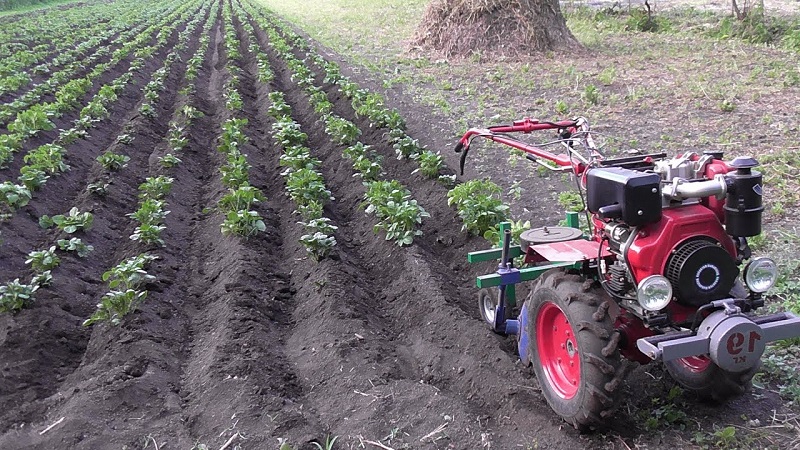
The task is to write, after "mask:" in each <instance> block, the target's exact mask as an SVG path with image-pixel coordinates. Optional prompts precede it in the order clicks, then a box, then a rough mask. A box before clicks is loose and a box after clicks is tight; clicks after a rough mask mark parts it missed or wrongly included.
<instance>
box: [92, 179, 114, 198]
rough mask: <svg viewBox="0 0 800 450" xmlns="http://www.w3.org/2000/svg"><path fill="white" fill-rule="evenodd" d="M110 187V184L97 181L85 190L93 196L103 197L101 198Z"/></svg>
mask: <svg viewBox="0 0 800 450" xmlns="http://www.w3.org/2000/svg"><path fill="white" fill-rule="evenodd" d="M110 185H111V183H105V182H103V181H98V182H96V183H89V184H87V185H86V190H87V191H89V193H90V194H94V195H97V196H100V197H103V196H105V195H106V192H107V191H108V187H109V186H110Z"/></svg>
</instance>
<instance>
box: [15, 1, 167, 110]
mask: <svg viewBox="0 0 800 450" xmlns="http://www.w3.org/2000/svg"><path fill="white" fill-rule="evenodd" d="M153 6H155V5H153ZM82 10H83V11H85V13H86V16H87V17H88V18H89V19H90V21H88V22H83V21H81V22H77V21H76V17H75V15H74V13H76V12H77V11H70V12H71V13H73V14H69V13H68V14H65V15H64V16H63V17H51V19H50V21H49V23H48V24H47V27H46V28H45V30H37V32H38V33H40V34H50V33H48V32H49V31H55V30H59V31H60V33H52V39H51V40H49V41H47V42H46V43H43V44H38V45H35V46H34V47H33V48H27V47H26V46H24V45H23V46H22V48H17V49H16V50H13V51H9V55H7V57H6V58H5V59H3V62H2V63H0V95H4V94H7V93H12V92H15V91H17V90H19V89H20V88H22V87H24V86H26V85H28V84H29V83H30V82H31V81H33V77H34V76H44V75H47V74H50V73H53V71H54V69H56V68H59V67H62V68H64V69H63V70H60V71H58V72H56V73H53V75H52V76H51V77H50V79H49V80H47V81H46V82H44V83H41V84H40V85H38V86H35V87H34V88H33V89H32V90H33V92H32V93H30V94H25V96H24V101H28V100H29V99H31V98H34V97H37V98H38V96H40V95H41V94H40V93H41V92H44V89H50V92H52V90H54V89H55V87H57V84H60V83H59V81H60V80H64V81H66V80H69V79H70V78H71V76H70V75H68V74H69V73H75V72H76V71H77V70H80V69H82V68H83V67H90V66H91V64H92V63H93V61H94V60H95V59H97V56H95V55H98V54H99V55H105V54H108V53H110V51H109V48H111V47H114V46H117V45H118V44H121V43H122V42H125V41H126V38H125V35H127V36H128V37H132V36H135V35H136V33H137V32H138V31H141V29H142V28H143V26H144V24H146V23H147V21H148V20H150V18H151V17H152V18H155V17H159V16H151V15H150V14H151V13H150V11H149V10H145V11H142V10H141V4H136V3H133V2H127V3H125V2H117V3H116V4H115V5H114V7H113V8H112V7H105V8H83V9H82ZM152 12H153V13H155V12H160V10H159V9H158V8H155V7H154V8H152ZM21 22H25V20H22V21H21ZM137 23H138V25H136V26H135V27H134V26H133V25H134V24H137ZM15 25H16V26H19V23H17V24H15ZM24 26H25V25H24V24H23V25H22V28H24ZM132 27H133V30H131V31H129V32H125V33H123V32H124V31H125V30H128V29H130V28H132ZM137 29H138V30H137ZM43 31H44V32H43ZM64 33H66V35H65V34H64ZM114 36H117V39H115V40H114V42H110V43H109V45H107V46H102V47H100V44H101V43H102V42H104V41H107V40H111V39H112V37H114ZM94 48H96V51H95V52H94V55H92V56H90V52H92V49H94ZM64 66H66V67H64ZM61 83H63V81H61ZM28 104H31V102H28ZM8 115H9V111H8V110H7V109H6V108H5V107H4V108H3V110H2V115H0V118H3V121H6V120H8V118H10V117H8ZM12 117H13V116H12Z"/></svg>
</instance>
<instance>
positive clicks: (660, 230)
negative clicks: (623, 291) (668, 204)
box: [627, 205, 736, 284]
mask: <svg viewBox="0 0 800 450" xmlns="http://www.w3.org/2000/svg"><path fill="white" fill-rule="evenodd" d="M698 236H708V237H711V238H713V239H715V240H717V241H719V242H721V243H722V245H723V246H724V247H725V250H727V251H728V253H730V255H731V256H732V257H733V258H735V257H736V247H735V246H734V243H733V239H732V238H731V237H730V236H728V235H727V234H726V233H725V229H724V228H723V226H722V224H721V223H720V221H719V219H718V217H717V215H716V214H715V213H714V211H712V210H710V209H708V208H706V207H705V206H702V205H690V206H681V207H678V208H672V209H664V212H663V216H662V218H661V220H660V221H659V222H657V223H653V224H649V225H645V226H644V227H642V228H641V229H640V230H639V234H638V236H637V237H636V239H635V240H634V241H633V244H632V245H631V248H630V249H629V250H628V254H627V259H628V262H629V263H630V266H631V269H633V276H634V277H635V278H636V280H635V282H636V283H637V284H638V283H639V282H640V281H641V280H643V279H645V278H646V277H648V276H650V275H663V273H664V267H665V266H666V264H667V259H668V258H669V256H670V253H671V252H672V251H673V250H674V249H675V248H676V247H677V246H678V244H680V243H681V242H683V241H685V240H686V239H689V238H692V237H698Z"/></svg>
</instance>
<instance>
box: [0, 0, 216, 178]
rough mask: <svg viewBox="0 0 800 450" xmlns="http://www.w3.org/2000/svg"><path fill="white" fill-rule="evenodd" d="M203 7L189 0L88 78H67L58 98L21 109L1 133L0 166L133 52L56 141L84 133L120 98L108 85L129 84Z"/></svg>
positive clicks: (75, 137) (77, 105) (124, 47)
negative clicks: (151, 42) (121, 70)
mask: <svg viewBox="0 0 800 450" xmlns="http://www.w3.org/2000/svg"><path fill="white" fill-rule="evenodd" d="M201 8H202V5H201V4H200V3H199V1H194V2H188V3H185V4H184V5H183V6H182V7H181V8H179V9H177V10H175V11H174V12H173V13H172V14H171V15H168V16H166V17H163V18H161V21H160V22H159V23H157V24H154V25H151V26H150V27H148V28H147V29H146V30H144V31H143V32H142V33H140V34H139V35H138V36H137V37H136V38H134V39H133V40H132V41H130V42H128V43H126V44H125V45H124V46H123V47H122V48H120V49H118V50H117V51H115V52H114V55H113V56H112V58H111V60H110V61H109V62H108V63H104V64H99V65H97V66H96V67H95V68H94V70H93V71H92V73H91V74H90V75H88V76H87V77H85V78H77V79H75V80H71V81H69V82H67V83H66V84H65V85H64V86H62V87H61V88H60V89H59V90H58V92H56V95H55V101H53V102H49V103H44V104H35V105H32V106H30V107H29V108H27V109H25V110H23V111H20V112H19V113H17V115H16V118H15V119H14V120H13V121H12V122H11V123H9V125H8V131H9V133H8V134H5V135H2V136H0V167H3V166H4V165H5V164H7V163H8V162H9V161H11V159H12V158H13V153H15V152H16V151H18V150H19V149H20V148H21V147H22V145H23V143H25V142H26V141H27V140H28V139H29V138H31V137H33V136H36V135H37V134H38V133H39V132H41V131H49V130H52V129H54V128H55V124H54V123H53V122H52V120H51V119H53V118H56V117H60V116H62V115H64V114H66V113H67V112H69V111H72V110H74V109H76V108H78V107H80V105H81V99H82V98H83V97H84V95H85V94H86V93H87V92H88V91H89V90H90V89H91V87H92V85H93V83H92V79H95V78H98V77H100V75H101V74H103V73H104V72H106V71H107V70H111V68H113V67H115V66H116V65H117V64H119V63H121V61H122V60H123V59H124V58H126V57H127V56H128V55H133V56H134V58H135V59H134V60H133V61H132V62H131V64H130V66H129V69H128V71H127V72H126V73H124V74H123V75H121V76H120V77H118V78H117V79H116V80H114V81H112V82H111V83H109V84H106V85H104V86H103V87H101V88H100V90H99V92H98V93H97V94H95V97H94V98H93V99H92V100H91V101H90V102H89V103H88V104H86V105H85V106H84V107H83V109H82V110H81V112H80V116H79V119H78V120H77V121H76V122H75V127H73V128H71V129H69V130H62V131H61V133H60V134H59V137H58V139H57V141H56V142H55V143H56V144H57V145H63V144H68V143H71V142H72V141H74V140H76V139H77V138H79V137H81V134H75V132H76V131H78V132H79V131H80V129H83V130H84V131H85V130H86V129H88V128H89V126H90V125H91V123H92V121H96V120H99V118H101V117H104V116H105V115H106V114H107V111H105V106H106V104H107V103H108V102H110V101H113V100H116V96H113V97H112V96H109V94H110V93H109V92H108V89H109V88H108V86H115V87H116V86H122V87H124V86H125V85H127V84H128V83H129V82H130V80H131V79H132V77H133V74H134V73H135V72H136V71H138V70H140V69H141V68H143V67H144V65H145V62H146V60H147V59H148V58H149V57H150V56H152V55H153V54H154V53H156V52H157V51H158V50H159V49H161V48H163V47H165V46H166V44H167V38H168V36H169V35H170V34H172V32H174V31H175V30H176V29H177V28H178V27H179V26H180V25H181V24H182V23H184V22H186V20H187V19H188V18H190V17H193V16H197V15H199V11H200V10H201ZM154 36H161V37H159V38H158V42H157V43H156V45H153V46H148V45H145V44H146V42H147V41H149V40H151V39H152V38H153V37H154ZM104 89H105V92H104ZM59 141H60V142H59ZM64 141H70V142H64Z"/></svg>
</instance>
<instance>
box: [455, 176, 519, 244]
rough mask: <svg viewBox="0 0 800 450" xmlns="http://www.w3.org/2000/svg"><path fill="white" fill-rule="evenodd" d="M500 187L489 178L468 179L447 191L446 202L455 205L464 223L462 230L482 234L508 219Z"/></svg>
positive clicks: (506, 207) (507, 209)
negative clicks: (501, 198)
mask: <svg viewBox="0 0 800 450" xmlns="http://www.w3.org/2000/svg"><path fill="white" fill-rule="evenodd" d="M501 192H502V191H501V189H500V187H499V186H497V185H496V184H494V183H493V182H491V181H489V180H470V181H467V182H466V183H463V184H460V185H458V186H456V187H454V188H453V189H451V190H450V192H448V193H447V204H448V205H455V207H456V209H457V210H458V215H459V216H460V217H461V220H462V222H463V223H464V225H463V227H462V230H466V231H469V232H471V233H474V234H476V235H479V236H483V235H484V234H485V233H486V232H487V231H489V230H490V229H492V228H493V227H494V226H496V225H497V224H498V223H500V222H503V221H505V220H508V212H509V207H508V205H505V204H503V202H502V201H501V200H500V193H501Z"/></svg>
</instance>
